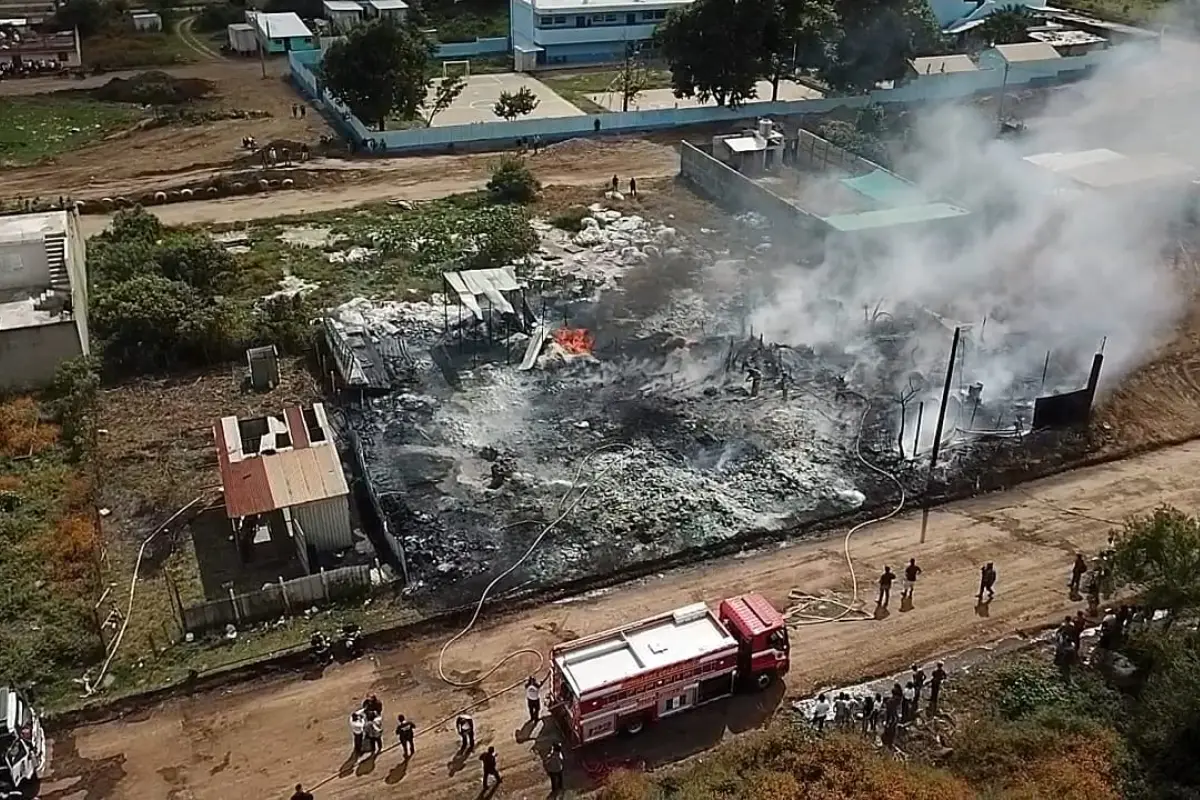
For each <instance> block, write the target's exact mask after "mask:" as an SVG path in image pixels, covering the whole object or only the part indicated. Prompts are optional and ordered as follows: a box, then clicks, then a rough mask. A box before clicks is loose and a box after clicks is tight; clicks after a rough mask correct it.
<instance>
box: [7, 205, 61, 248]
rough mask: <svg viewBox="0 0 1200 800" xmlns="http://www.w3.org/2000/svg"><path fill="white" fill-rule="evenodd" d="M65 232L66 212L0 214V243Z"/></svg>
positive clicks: (39, 237)
mask: <svg viewBox="0 0 1200 800" xmlns="http://www.w3.org/2000/svg"><path fill="white" fill-rule="evenodd" d="M66 232H67V212H65V211H40V212H37V213H33V214H11V215H8V216H0V244H3V243H4V242H22V241H27V240H29V239H41V238H42V237H43V236H45V235H46V234H54V233H64V234H65V233H66Z"/></svg>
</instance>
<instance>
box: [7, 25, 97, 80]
mask: <svg viewBox="0 0 1200 800" xmlns="http://www.w3.org/2000/svg"><path fill="white" fill-rule="evenodd" d="M21 21H22V22H26V23H28V22H29V20H21ZM0 62H3V63H5V64H12V66H13V67H14V68H16V69H21V68H22V67H24V66H26V65H31V64H41V63H51V64H58V65H59V66H61V67H78V66H79V65H80V64H82V63H83V57H82V54H81V53H80V52H79V37H78V36H76V35H75V31H73V30H72V31H54V32H51V33H43V32H41V31H36V30H34V29H32V28H22V27H9V28H7V29H5V30H0Z"/></svg>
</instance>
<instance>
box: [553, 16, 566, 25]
mask: <svg viewBox="0 0 1200 800" xmlns="http://www.w3.org/2000/svg"><path fill="white" fill-rule="evenodd" d="M554 24H555V25H566V24H567V18H566V17H555V18H554Z"/></svg>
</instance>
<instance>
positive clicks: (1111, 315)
mask: <svg viewBox="0 0 1200 800" xmlns="http://www.w3.org/2000/svg"><path fill="white" fill-rule="evenodd" d="M1195 53H1196V50H1195V49H1194V48H1193V47H1192V46H1190V45H1189V46H1182V45H1180V46H1170V47H1167V48H1164V52H1162V53H1159V54H1153V55H1146V54H1144V53H1143V54H1142V55H1140V56H1136V55H1135V54H1133V53H1130V54H1129V55H1128V58H1127V59H1114V60H1115V61H1116V63H1114V64H1113V65H1112V66H1111V67H1109V68H1107V69H1103V70H1101V71H1099V72H1098V73H1097V74H1096V75H1095V76H1094V77H1092V78H1090V79H1088V80H1086V81H1084V82H1081V83H1079V84H1076V85H1074V86H1071V87H1069V88H1068V89H1064V90H1058V91H1056V92H1055V93H1054V96H1053V97H1052V99H1051V100H1050V102H1049V104H1048V106H1047V107H1046V109H1045V110H1044V112H1043V115H1042V116H1041V118H1040V119H1039V120H1038V121H1037V123H1036V124H1033V125H1031V126H1030V129H1029V130H1028V132H1027V135H1025V136H1023V137H1021V138H1019V139H998V138H997V137H996V129H997V107H996V105H995V103H994V102H993V103H988V104H974V105H972V104H956V105H946V106H942V107H940V108H936V109H935V108H929V109H926V110H922V111H916V112H912V113H910V115H909V116H910V117H915V119H916V122H915V124H914V125H913V126H912V128H911V130H910V134H909V139H908V141H907V143H906V151H907V152H906V153H905V154H904V156H903V157H902V158H901V159H900V160H899V164H898V165H897V171H898V172H900V173H901V174H903V175H905V177H908V178H910V179H912V180H914V181H915V182H916V183H917V184H918V185H919V186H921V187H922V188H923V189H925V190H927V191H928V192H929V193H930V194H932V195H935V196H937V198H938V199H944V200H947V201H949V202H953V203H954V204H956V205H959V206H962V207H964V208H967V209H969V210H970V211H971V212H972V216H971V223H970V226H969V230H968V232H967V234H966V235H965V236H963V237H962V241H961V242H958V243H957V244H956V245H954V246H948V245H947V243H946V241H945V237H943V236H941V235H939V234H937V233H921V232H915V233H904V232H896V233H890V234H889V235H888V236H887V238H886V240H885V243H884V248H883V252H882V254H876V255H875V257H871V256H869V255H864V254H862V253H854V254H852V256H851V257H850V258H838V257H836V256H830V257H827V259H826V261H825V263H823V264H821V265H820V266H819V267H817V268H816V269H813V268H811V267H796V268H795V269H792V270H790V271H788V272H786V273H785V274H784V275H782V276H780V277H779V278H778V283H777V284H776V287H775V290H774V292H773V295H772V297H771V298H770V299H769V300H767V301H765V302H762V303H760V304H758V305H757V306H756V307H755V308H754V310H753V312H752V313H751V314H750V315H749V321H750V324H752V325H753V327H754V330H755V331H762V332H763V333H764V334H765V336H766V337H767V339H768V340H775V341H778V342H783V343H788V344H807V345H810V346H813V347H818V348H820V347H821V346H835V347H838V348H843V349H845V350H847V351H849V352H853V353H857V354H858V356H859V358H860V359H861V360H863V361H864V362H865V363H864V364H860V368H863V367H865V368H866V370H867V371H868V373H870V372H873V370H874V368H875V367H877V366H878V364H877V363H876V362H877V361H878V360H879V359H880V356H879V354H878V351H877V350H876V349H874V348H871V347H870V346H868V344H867V336H866V334H867V333H868V327H869V326H868V325H866V324H863V319H864V315H863V313H862V310H863V309H864V307H865V308H867V309H871V310H874V309H876V308H877V307H878V308H879V309H880V310H882V311H886V312H888V313H889V314H891V315H893V316H895V317H899V316H900V315H901V314H902V313H905V314H909V313H911V312H912V311H913V310H914V309H917V308H925V309H929V310H931V311H934V312H937V313H938V314H941V315H943V316H945V317H946V318H947V320H948V321H951V322H962V323H966V324H971V325H973V326H974V328H973V330H972V331H971V333H970V339H971V342H970V345H969V350H968V353H967V354H966V356H965V364H964V366H965V371H966V372H967V373H968V375H967V377H966V380H967V381H968V382H974V381H980V382H982V383H983V384H984V387H985V392H986V391H988V390H992V391H996V390H999V391H1009V389H1008V387H1009V386H1010V385H1011V384H1013V383H1014V382H1016V383H1020V382H1022V381H1029V380H1030V379H1035V378H1040V376H1041V373H1042V371H1043V368H1044V364H1045V359H1046V353H1047V351H1052V352H1053V354H1054V359H1055V361H1057V362H1059V363H1061V364H1063V365H1064V366H1066V367H1069V368H1071V369H1073V371H1074V376H1075V377H1074V382H1075V385H1073V386H1066V387H1062V386H1059V387H1054V386H1050V385H1048V386H1047V387H1046V389H1047V390H1051V389H1061V388H1077V387H1078V385H1079V383H1078V380H1079V378H1080V377H1081V376H1082V375H1084V374H1085V373H1086V368H1087V364H1088V363H1089V361H1090V358H1091V355H1092V354H1093V353H1094V352H1096V350H1097V349H1098V348H1099V347H1100V346H1101V343H1102V341H1104V340H1105V338H1106V337H1107V342H1106V346H1105V354H1106V362H1105V371H1104V380H1103V383H1102V386H1103V385H1108V386H1111V385H1113V384H1114V382H1115V381H1116V380H1118V379H1119V378H1120V377H1121V376H1122V375H1124V374H1126V373H1127V372H1128V371H1129V370H1131V369H1133V368H1135V367H1137V366H1138V365H1139V364H1141V363H1142V362H1144V361H1145V360H1146V359H1147V358H1148V357H1149V356H1150V355H1151V354H1152V353H1153V351H1154V350H1155V348H1156V346H1157V345H1158V344H1159V343H1160V341H1161V337H1162V336H1163V335H1164V334H1165V333H1167V332H1168V331H1170V329H1171V328H1172V327H1173V325H1174V323H1175V322H1176V320H1177V319H1178V317H1179V314H1180V312H1181V305H1182V302H1183V300H1184V293H1183V292H1182V291H1181V287H1180V286H1179V285H1178V284H1177V281H1176V279H1175V277H1174V276H1173V274H1172V269H1171V265H1170V249H1169V248H1166V247H1165V246H1164V245H1165V243H1166V241H1167V235H1168V233H1169V231H1168V229H1169V227H1170V226H1171V223H1172V222H1174V221H1175V220H1177V219H1178V218H1179V216H1180V212H1181V210H1182V209H1183V207H1184V201H1185V197H1184V195H1183V192H1181V191H1180V188H1181V187H1186V188H1188V189H1190V188H1191V186H1190V182H1188V181H1186V180H1185V181H1179V180H1174V181H1170V182H1166V183H1160V184H1159V185H1157V186H1155V187H1153V188H1151V189H1148V190H1146V189H1141V188H1139V189H1138V190H1131V191H1125V190H1123V189H1121V188H1116V189H1113V190H1112V191H1106V190H1095V191H1092V190H1088V189H1082V188H1072V187H1071V186H1070V185H1069V184H1068V182H1067V181H1066V180H1065V179H1063V180H1061V181H1060V180H1058V178H1057V176H1053V175H1051V174H1050V173H1049V172H1047V171H1043V170H1039V169H1037V168H1035V167H1033V166H1031V165H1028V164H1026V163H1025V162H1023V161H1022V160H1021V159H1022V156H1024V155H1030V154H1036V153H1046V152H1071V151H1077V150H1087V149H1092V148H1099V147H1107V148H1110V149H1114V150H1117V151H1118V152H1121V153H1122V154H1123V155H1130V156H1144V155H1154V154H1156V153H1162V152H1163V150H1164V149H1167V148H1169V149H1170V150H1171V151H1172V152H1171V155H1172V156H1173V157H1174V158H1176V159H1179V160H1181V161H1184V162H1186V163H1188V164H1190V165H1192V166H1195V165H1197V164H1200V137H1197V135H1196V134H1197V132H1198V131H1200V104H1196V103H1194V102H1191V101H1190V100H1194V99H1195V98H1194V97H1192V98H1171V99H1164V98H1159V99H1157V100H1155V101H1153V102H1142V101H1141V99H1140V98H1141V97H1142V96H1143V94H1144V91H1145V89H1146V87H1148V86H1149V87H1152V86H1154V84H1155V80H1157V78H1158V77H1160V76H1163V75H1167V76H1174V77H1175V78H1176V79H1177V78H1178V76H1180V75H1190V76H1192V77H1191V79H1192V80H1193V81H1195V80H1196V76H1200V59H1198V58H1197V57H1196V55H1195ZM1164 251H1166V257H1164ZM985 319H986V320H987V321H986V323H984V320H985ZM949 340H950V335H949V331H948V330H943V329H930V331H929V333H928V334H927V335H925V336H921V337H919V338H918V339H917V341H916V342H910V344H909V345H908V347H909V348H911V351H912V353H913V360H914V367H915V369H916V371H918V372H920V373H922V374H924V375H927V376H931V375H936V374H938V373H940V372H941V371H944V370H945V363H946V361H945V359H946V353H947V351H948V348H949ZM900 377H901V379H902V380H903V379H904V376H903V375H901V376H900ZM934 383H939V384H940V381H934ZM899 388H900V387H899V386H898V387H897V389H898V390H899ZM926 399H930V398H926Z"/></svg>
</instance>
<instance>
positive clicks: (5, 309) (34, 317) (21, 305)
mask: <svg viewBox="0 0 1200 800" xmlns="http://www.w3.org/2000/svg"><path fill="white" fill-rule="evenodd" d="M43 291H44V289H34V290H32V291H30V290H27V289H17V290H12V291H0V331H11V330H14V329H16V328H40V327H42V326H43V325H55V324H57V323H59V322H72V321H73V319H74V318H73V317H71V316H70V315H69V314H55V313H51V312H49V311H39V310H38V309H36V308H34V303H36V302H37V295H39V294H41V293H42V292H43Z"/></svg>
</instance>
